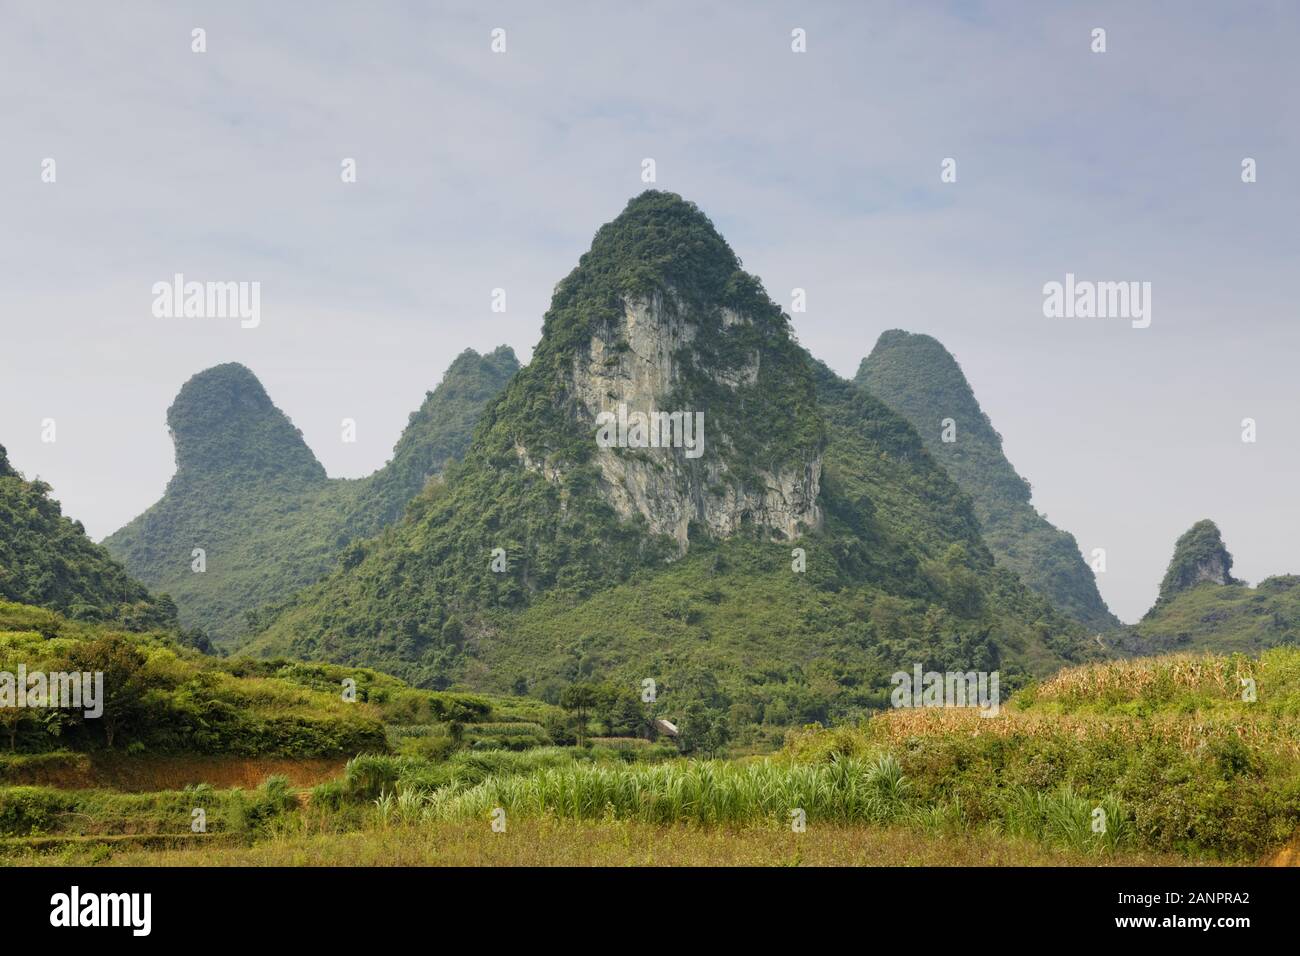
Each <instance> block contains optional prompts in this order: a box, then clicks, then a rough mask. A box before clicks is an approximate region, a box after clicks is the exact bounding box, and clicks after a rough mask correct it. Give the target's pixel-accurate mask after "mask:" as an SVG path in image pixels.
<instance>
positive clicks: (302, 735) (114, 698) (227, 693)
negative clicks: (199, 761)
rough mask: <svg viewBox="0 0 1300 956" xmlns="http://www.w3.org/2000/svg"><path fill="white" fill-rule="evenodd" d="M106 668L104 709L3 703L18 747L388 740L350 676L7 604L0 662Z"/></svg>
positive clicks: (186, 749)
mask: <svg viewBox="0 0 1300 956" xmlns="http://www.w3.org/2000/svg"><path fill="white" fill-rule="evenodd" d="M20 664H21V665H24V666H25V667H26V668H27V671H28V673H31V672H34V671H41V672H44V673H46V674H51V673H73V672H87V673H102V674H103V675H104V676H103V691H104V700H103V702H102V703H103V714H102V716H99V717H86V716H85V712H84V710H77V709H53V708H47V707H15V706H8V707H3V708H0V724H2V725H0V746H3V748H4V749H6V750H8V751H10V752H18V753H42V752H50V751H59V750H73V751H95V750H101V749H108V750H117V751H121V752H126V753H144V752H148V753H151V754H159V753H199V754H211V753H234V754H246V755H261V754H275V755H281V756H317V755H331V754H352V753H356V752H358V751H360V750H366V749H373V748H375V747H382V746H383V745H384V735H383V726H382V723H381V721H380V719H379V713H378V712H377V711H376V710H375V709H374V708H373V707H372V706H371V705H369V704H367V703H366V702H364V701H361V702H359V703H355V704H354V703H347V702H345V701H344V700H343V699H342V694H341V692H340V688H341V684H340V683H339V682H335V683H334V685H333V692H332V693H331V692H329V691H327V690H324V689H319V690H318V689H313V688H311V687H310V686H309V685H307V684H306V683H304V681H303V680H302V679H301V678H300V677H299V676H298V671H297V670H296V668H295V666H294V665H286V664H283V663H281V664H280V665H278V666H276V667H275V668H274V669H272V668H271V667H270V666H269V665H266V666H264V667H263V668H262V669H261V670H250V669H249V668H248V667H247V666H246V665H238V664H231V663H228V662H224V661H222V660H219V659H217V658H214V657H211V656H209V655H204V654H201V653H199V652H198V651H196V650H193V649H191V648H186V647H184V646H182V645H180V644H179V643H177V642H176V641H175V640H174V639H173V637H172V636H171V635H169V634H167V633H165V632H159V631H149V632H145V633H130V632H125V631H119V630H117V629H115V628H112V627H109V626H106V625H102V624H87V623H83V622H78V621H71V620H68V619H67V618H65V617H63V616H62V615H59V614H56V613H54V612H52V611H48V610H45V609H41V608H34V607H28V606H26V605H21V604H12V603H8V602H0V671H3V672H7V673H9V674H15V673H17V672H18V667H19V665H20Z"/></svg>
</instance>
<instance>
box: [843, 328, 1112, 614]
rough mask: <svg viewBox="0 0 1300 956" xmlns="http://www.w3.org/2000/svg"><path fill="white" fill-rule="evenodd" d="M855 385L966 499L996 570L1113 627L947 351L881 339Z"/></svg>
mask: <svg viewBox="0 0 1300 956" xmlns="http://www.w3.org/2000/svg"><path fill="white" fill-rule="evenodd" d="M855 381H856V382H857V384H859V385H861V386H862V387H863V388H866V389H867V390H868V391H870V392H871V393H872V394H874V395H875V396H877V397H878V398H880V399H881V400H882V401H884V402H885V404H886V405H888V406H889V407H890V408H892V409H893V410H894V411H896V412H898V413H899V414H900V415H902V416H903V417H904V418H906V419H907V420H908V421H909V422H911V423H912V425H914V426H915V427H916V429H917V431H918V432H919V433H920V435H921V439H922V441H924V442H925V447H926V448H927V449H928V450H929V452H930V453H931V454H932V455H934V456H935V458H937V459H938V460H939V462H940V464H941V465H943V467H944V468H945V469H946V470H947V472H948V474H949V475H951V476H952V478H953V480H954V481H955V482H956V483H957V484H958V486H959V487H961V489H962V490H963V491H965V492H966V493H967V494H968V495H970V496H971V498H972V500H973V501H974V503H975V513H976V515H977V517H978V518H979V522H980V526H981V528H982V529H983V532H984V540H985V541H986V542H987V543H988V546H989V549H990V550H991V551H992V552H993V554H994V556H995V557H996V558H997V560H998V562H999V563H1001V564H1004V565H1005V566H1006V567H1008V568H1010V569H1011V570H1012V571H1014V572H1016V574H1018V575H1019V576H1020V577H1021V579H1022V580H1023V581H1024V582H1025V583H1026V584H1028V585H1029V586H1030V587H1032V588H1033V589H1034V590H1036V591H1038V592H1039V593H1040V594H1042V595H1043V596H1044V597H1046V598H1047V599H1048V600H1049V601H1051V602H1052V603H1053V604H1054V605H1055V606H1056V607H1057V608H1059V609H1060V610H1061V611H1062V612H1064V613H1065V614H1067V615H1068V616H1070V617H1072V618H1074V619H1075V620H1077V621H1079V622H1081V623H1082V624H1084V625H1085V626H1087V627H1089V628H1091V629H1092V630H1094V631H1114V630H1116V629H1118V628H1119V627H1120V622H1119V620H1118V619H1117V618H1115V616H1114V615H1112V614H1111V613H1110V611H1109V609H1108V608H1107V607H1106V604H1105V602H1104V601H1103V600H1102V598H1101V594H1100V593H1099V592H1098V591H1097V582H1096V579H1095V578H1094V577H1093V573H1092V570H1091V569H1090V568H1089V567H1088V565H1087V563H1086V562H1085V561H1084V560H1083V556H1082V555H1081V554H1080V552H1079V546H1078V544H1077V543H1076V542H1075V540H1074V536H1073V535H1070V534H1068V533H1067V532H1064V531H1061V530H1060V529H1058V528H1056V527H1053V526H1052V525H1051V524H1050V523H1049V522H1048V521H1047V519H1046V518H1044V517H1043V516H1042V515H1041V514H1039V513H1038V511H1037V510H1035V508H1034V507H1033V505H1032V504H1031V503H1030V487H1029V483H1028V482H1027V481H1025V479H1023V478H1022V477H1020V475H1018V474H1017V473H1016V470H1015V469H1014V468H1013V467H1012V465H1011V462H1009V461H1008V460H1007V458H1006V456H1005V455H1004V454H1003V453H1002V436H1001V435H999V434H998V433H997V432H996V431H995V430H994V428H993V425H992V423H991V422H990V421H989V418H988V416H987V415H986V414H985V413H984V411H983V409H981V408H980V406H979V402H978V401H977V400H976V398H975V394H974V392H973V391H972V390H971V387H970V384H969V383H968V382H967V381H966V376H965V375H963V374H962V370H961V367H960V366H959V365H958V364H957V362H956V360H955V359H953V357H952V355H950V354H949V353H948V351H947V349H945V348H944V347H943V346H942V345H941V344H940V343H939V342H937V341H936V340H935V339H933V338H931V337H930V336H928V335H914V334H912V333H909V332H903V331H900V330H893V331H889V332H885V333H884V334H883V335H881V336H880V339H879V341H877V342H876V347H875V348H874V349H872V351H871V354H870V355H869V356H867V357H866V358H865V359H863V360H862V365H861V367H860V368H859V369H858V374H857V377H856V379H855ZM944 419H952V420H953V422H954V423H955V435H954V437H955V440H953V441H951V442H946V441H943V440H942V438H943V425H942V422H943V421H944Z"/></svg>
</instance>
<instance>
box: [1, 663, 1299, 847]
mask: <svg viewBox="0 0 1300 956" xmlns="http://www.w3.org/2000/svg"><path fill="white" fill-rule="evenodd" d="M389 680H390V679H388V678H378V681H379V683H378V684H375V685H373V686H372V687H371V690H372V691H379V690H381V689H382V688H381V686H380V685H381V684H382V685H383V686H384V687H386V686H387V682H388V681H389ZM1246 680H1248V681H1250V682H1253V683H1252V686H1253V687H1255V688H1257V689H1258V694H1257V696H1247V695H1243V687H1244V684H1245V681H1246ZM409 693H418V692H409ZM1298 720H1300V649H1293V648H1284V649H1275V650H1272V651H1269V652H1266V653H1265V654H1263V655H1262V656H1261V657H1260V658H1259V659H1258V660H1251V659H1248V658H1245V657H1242V656H1231V657H1229V656H1222V655H1219V656H1191V655H1175V656H1171V657H1165V658H1156V659H1146V660H1127V661H1119V662H1111V663H1099V664H1092V665H1087V666H1082V667H1075V668H1070V669H1067V670H1065V671H1062V672H1060V673H1058V674H1057V675H1055V676H1054V677H1052V678H1050V679H1048V680H1045V681H1043V682H1041V683H1035V684H1032V685H1030V686H1027V687H1025V688H1023V689H1022V690H1021V691H1020V692H1018V693H1017V694H1016V695H1015V696H1014V697H1013V698H1012V699H1011V700H1010V701H1008V702H1007V703H1006V704H1004V706H1003V708H1002V711H1001V713H1000V714H999V715H998V716H996V717H992V718H986V717H981V716H979V714H978V713H976V712H974V711H972V710H968V709H960V708H957V709H954V708H947V709H943V708H939V709H929V710H925V709H923V710H900V711H889V712H886V713H882V714H878V715H876V716H874V717H872V718H870V719H868V720H865V721H862V722H859V723H857V724H855V725H844V726H839V727H835V728H825V727H821V726H817V725H813V726H809V727H807V728H804V729H802V730H797V731H791V732H790V733H789V734H788V735H787V736H786V743H785V746H784V748H783V749H782V750H781V751H780V752H779V753H777V754H775V755H772V756H765V757H753V758H747V759H731V760H719V759H681V758H679V757H677V756H676V754H675V751H673V750H672V749H671V748H664V747H645V748H641V749H639V750H623V751H619V750H613V749H610V748H608V747H604V746H600V745H595V746H585V747H573V746H566V747H555V746H541V747H534V748H531V749H527V750H524V751H522V752H515V751H510V750H506V749H499V748H498V749H488V750H483V751H480V750H478V749H470V748H467V747H466V746H465V745H464V744H461V745H460V746H458V747H456V748H453V749H452V750H450V751H448V752H445V753H434V754H429V753H421V752H418V751H416V750H414V749H411V748H407V749H405V750H404V751H403V752H401V753H388V754H383V753H374V754H364V755H360V756H357V757H354V758H353V759H351V760H350V761H348V763H347V765H346V767H344V768H343V769H342V772H341V773H340V774H339V775H338V776H337V777H335V778H333V779H329V780H326V781H324V782H322V783H319V784H317V785H315V786H313V787H311V789H310V792H309V794H308V793H303V792H301V791H299V792H298V793H295V791H294V789H293V788H292V787H291V786H290V785H289V784H288V783H287V781H286V780H285V779H283V778H272V779H270V780H268V781H266V783H264V784H263V785H262V786H261V787H259V788H258V789H257V790H254V791H241V790H215V789H213V788H212V787H209V786H206V785H204V784H202V783H196V785H193V786H191V787H189V788H187V789H186V790H184V791H179V790H177V791H166V792H156V793H147V794H121V793H111V792H106V791H102V790H101V791H79V792H67V791H60V790H56V789H52V788H48V787H37V786H25V787H12V788H0V836H7V837H8V838H9V839H8V840H7V841H5V843H4V844H0V855H4V854H7V853H8V854H19V855H25V858H26V859H28V860H31V859H46V858H48V857H44V856H37V855H36V854H42V853H47V852H58V853H59V854H61V856H62V858H64V859H69V860H71V861H75V862H87V861H89V862H96V861H102V860H106V859H113V858H115V857H116V856H117V855H118V854H125V855H124V857H123V859H124V860H125V861H129V862H133V863H137V864H138V863H141V862H146V863H147V862H155V861H158V860H165V861H167V862H169V863H192V864H193V863H209V864H210V863H213V862H217V861H222V860H225V861H228V862H229V861H235V860H243V861H261V862H270V861H276V862H281V863H286V862H288V863H293V862H304V861H305V860H306V859H310V860H312V861H314V862H323V861H327V860H330V859H338V860H344V859H346V860H350V861H354V862H355V861H362V862H368V863H389V864H391V863H394V862H406V863H419V862H425V863H428V862H449V861H450V860H449V859H448V852H449V851H448V839H449V838H454V841H455V842H456V844H457V845H461V846H463V845H464V844H465V843H466V842H473V843H474V844H475V845H477V846H478V847H479V850H478V851H477V853H478V854H479V862H503V863H504V862H532V863H537V862H541V863H555V862H562V861H563V860H566V859H570V858H572V857H573V856H574V851H573V846H574V845H577V844H581V845H591V844H593V843H601V844H606V843H610V842H613V843H618V842H620V841H621V843H622V850H621V852H612V855H611V856H610V857H609V858H608V859H607V860H606V862H623V863H628V862H632V863H638V862H639V863H647V862H654V861H655V859H657V857H655V856H653V855H652V850H651V847H652V846H653V845H654V844H655V843H657V842H658V843H663V844H666V845H674V846H675V845H677V844H680V843H682V842H683V841H684V842H687V843H689V844H690V845H691V846H692V847H694V848H696V849H695V852H694V853H693V854H686V855H685V856H684V859H693V860H696V861H697V862H700V861H702V859H701V858H702V857H704V858H707V857H710V856H711V854H712V852H713V851H710V850H709V849H708V848H709V847H712V846H714V845H715V844H717V843H719V842H726V843H728V844H734V843H737V842H739V843H742V844H744V843H753V842H755V841H757V842H758V843H760V844H762V845H764V846H765V847H766V849H765V850H763V851H762V852H760V853H758V854H757V855H756V857H755V858H754V859H753V860H751V862H785V863H799V862H815V861H820V862H826V863H836V862H839V863H844V862H850V861H856V862H863V863H882V862H892V863H912V864H915V863H918V862H931V863H935V862H949V863H952V862H955V860H954V859H953V857H952V854H959V855H961V854H966V853H968V852H969V849H968V845H969V844H974V845H977V846H978V847H980V848H981V850H982V854H983V856H982V857H977V858H976V860H975V861H976V862H983V863H985V864H988V863H997V862H1013V863H1021V864H1023V863H1024V862H1026V861H1028V860H1031V859H1035V860H1037V859H1043V854H1044V852H1045V848H1053V849H1052V853H1054V854H1057V855H1056V856H1054V857H1053V858H1054V859H1056V860H1057V861H1058V862H1065V861H1069V862H1073V863H1088V862H1092V863H1124V862H1151V861H1158V862H1165V863H1174V862H1187V861H1207V862H1208V861H1222V862H1250V861H1259V860H1262V859H1266V858H1267V857H1269V856H1271V855H1272V854H1274V853H1276V852H1277V850H1278V849H1279V847H1282V846H1283V845H1284V844H1285V843H1286V841H1287V840H1288V839H1290V838H1291V836H1292V835H1293V833H1294V832H1295V829H1296V827H1297V826H1300V746H1298V745H1297V740H1300V735H1298V734H1297V731H1298V730H1300V726H1298V725H1297V721H1298ZM196 806H197V807H203V808H205V809H206V810H207V812H208V819H209V827H210V831H209V833H208V834H204V836H203V838H202V839H201V840H198V841H196V840H194V839H191V837H192V834H190V833H188V832H178V831H184V830H185V828H186V826H187V824H188V821H189V819H190V814H191V813H192V808H193V807H196ZM795 820H798V822H799V823H800V824H801V825H803V826H806V832H800V828H799V827H795V826H792V822H794V821H795ZM495 821H500V823H501V828H500V829H494V828H493V827H492V826H491V824H493V823H494V822H495ZM641 828H648V829H646V830H642V829H641ZM890 833H897V836H896V837H895V838H893V839H892V840H891V838H889V837H887V836H886V835H887V834H890ZM762 834H769V835H770V836H766V837H765V836H762ZM539 841H540V843H539ZM194 842H201V843H204V844H206V846H202V847H197V848H194V849H191V850H186V851H184V853H166V852H161V853H160V852H158V848H165V847H168V846H176V845H179V844H182V843H194ZM891 842H892V843H897V844H898V846H897V847H895V848H890V846H889V844H890V843H891ZM931 843H937V844H938V847H931V846H930V844H931ZM488 844H492V845H494V846H496V847H500V848H504V847H506V846H509V847H511V849H510V850H508V851H507V850H504V849H501V850H500V851H499V853H500V854H504V855H496V854H497V851H489V850H488ZM538 845H540V846H542V847H544V848H545V849H544V851H543V852H542V853H541V854H540V856H539V855H538V854H537V853H536V852H535V851H534V852H530V851H529V850H528V849H527V848H529V847H535V846H538ZM805 847H806V848H807V849H808V850H809V851H812V850H813V848H814V847H816V848H817V849H816V852H815V856H813V858H812V859H808V858H806V857H805V856H804V849H805ZM863 847H873V848H875V849H874V850H872V851H871V852H869V853H866V854H865V855H864V854H862V852H861V850H862V848H863ZM938 848H947V850H948V851H949V852H948V854H947V855H942V854H940V855H936V853H935V850H936V849H938ZM462 852H466V851H465V850H463V849H462V850H458V851H456V853H457V854H460V853H462ZM679 853H680V851H675V852H674V853H673V854H672V856H673V857H674V858H675V857H676V856H677V855H678V854H679ZM454 859H460V857H459V855H457V856H455V857H454ZM721 861H722V862H726V861H727V860H721ZM730 862H739V861H737V860H730Z"/></svg>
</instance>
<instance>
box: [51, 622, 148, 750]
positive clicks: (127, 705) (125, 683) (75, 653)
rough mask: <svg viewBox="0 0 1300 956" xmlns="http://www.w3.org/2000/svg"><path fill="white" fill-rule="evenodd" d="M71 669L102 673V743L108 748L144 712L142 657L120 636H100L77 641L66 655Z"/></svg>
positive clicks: (145, 677)
mask: <svg viewBox="0 0 1300 956" xmlns="http://www.w3.org/2000/svg"><path fill="white" fill-rule="evenodd" d="M68 659H69V661H70V663H71V664H72V669H74V670H79V671H86V672H89V673H91V674H101V673H102V674H103V675H104V700H103V706H104V713H103V714H102V715H101V717H100V718H99V719H100V721H101V722H102V724H103V726H104V742H105V743H106V744H107V745H108V747H109V748H110V749H111V748H112V746H113V740H114V738H115V737H116V736H117V734H118V731H120V730H122V729H124V728H127V727H129V726H130V725H131V723H132V722H133V721H134V720H135V719H136V718H137V717H138V716H139V715H140V714H141V712H142V711H143V709H144V708H143V701H144V695H145V693H146V691H148V689H149V682H148V675H147V674H146V672H145V665H146V663H147V662H146V660H145V656H144V655H143V654H142V653H140V651H139V649H137V648H136V647H135V645H134V644H132V643H131V642H130V641H128V640H126V639H125V638H122V637H117V636H109V637H101V638H99V639H98V640H94V641H86V642H85V643H82V644H78V645H77V646H76V647H74V648H73V649H72V650H71V652H70V653H69V654H68Z"/></svg>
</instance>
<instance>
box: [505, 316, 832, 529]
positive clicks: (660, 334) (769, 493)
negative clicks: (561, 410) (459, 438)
mask: <svg viewBox="0 0 1300 956" xmlns="http://www.w3.org/2000/svg"><path fill="white" fill-rule="evenodd" d="M718 317H719V319H720V324H721V327H722V329H723V330H724V331H725V330H730V329H733V328H736V327H738V326H750V325H752V319H751V318H750V317H748V316H746V315H744V314H742V313H740V312H738V311H736V310H735V309H730V308H723V309H720V310H719V316H718ZM699 334H700V323H698V322H696V321H695V319H694V317H693V316H692V309H691V307H690V306H689V305H688V304H687V303H685V302H684V301H682V299H681V298H680V297H678V296H676V295H675V294H673V293H672V292H671V291H669V292H667V293H664V292H659V291H657V292H654V293H652V294H650V295H648V296H646V297H643V298H630V299H627V300H625V301H624V302H623V305H622V309H621V315H620V316H619V318H617V319H615V320H612V321H608V322H605V323H602V324H601V325H600V326H599V327H598V328H597V329H596V330H595V332H594V334H593V335H592V336H591V339H590V341H589V342H588V344H587V347H586V348H585V349H580V350H578V351H577V352H576V353H575V355H574V357H573V361H572V367H571V375H572V379H571V385H570V388H571V391H572V395H573V398H574V400H575V401H576V404H577V411H578V415H579V416H580V418H581V419H582V421H583V422H584V423H585V424H589V425H590V427H591V429H592V431H593V433H595V435H596V436H597V439H598V440H597V441H596V451H595V452H594V456H595V457H594V462H595V464H596V466H597V467H598V468H599V471H600V476H601V490H602V492H603V493H604V496H605V498H606V499H607V500H608V501H609V503H610V504H611V505H612V506H613V507H614V509H615V511H616V512H618V514H619V515H620V516H621V517H623V518H632V517H634V516H636V515H640V516H641V517H643V518H644V519H645V521H646V523H647V526H648V528H649V530H650V531H651V532H652V533H654V534H665V535H669V536H671V537H672V538H674V539H675V540H676V541H677V543H678V545H679V547H681V548H683V549H684V548H685V547H686V545H687V539H688V530H689V528H690V525H691V523H692V522H698V523H699V524H700V525H701V526H702V527H703V528H704V529H705V530H707V532H708V533H709V534H711V535H715V536H719V537H727V536H729V535H731V534H734V533H735V532H736V531H738V530H739V529H740V528H741V527H742V526H743V525H745V524H752V525H753V526H755V527H757V528H762V529H765V530H767V531H768V532H770V533H772V534H774V535H776V536H779V537H783V538H796V537H798V536H799V534H800V533H801V532H802V531H803V530H804V529H808V528H815V527H817V526H818V525H820V523H821V514H820V511H819V510H818V507H817V493H818V490H819V487H820V481H821V469H822V459H821V453H820V451H813V452H810V453H808V454H806V455H803V456H800V457H798V458H795V459H793V460H788V461H782V460H772V461H770V462H767V463H764V464H763V465H761V466H759V467H756V468H751V469H748V470H747V473H746V474H745V475H744V476H743V477H742V476H741V475H740V474H738V473H737V470H736V469H734V468H733V467H732V465H731V464H730V462H729V460H728V456H727V455H726V454H725V452H726V451H727V450H729V449H731V448H734V446H735V444H736V443H735V436H733V435H731V434H728V433H727V431H726V430H725V425H724V423H723V421H722V420H720V419H719V418H718V417H716V416H714V415H713V414H712V413H711V412H710V409H709V407H708V405H709V404H713V403H716V402H717V401H719V400H720V399H719V398H716V397H715V398H714V401H713V403H704V404H695V405H693V406H691V405H690V403H689V400H688V399H687V396H688V395H689V394H690V393H691V392H692V391H695V392H696V393H697V394H698V392H699V390H698V389H692V388H691V384H690V379H691V377H692V375H693V373H694V372H695V367H694V363H691V362H690V361H689V360H688V359H687V358H686V356H689V355H690V354H691V353H692V352H693V350H694V346H695V340H696V338H697V336H698V335H699ZM761 365H762V358H761V353H760V351H759V350H758V349H757V348H753V349H746V350H743V353H742V354H741V355H740V357H739V360H738V361H737V362H736V363H735V364H734V365H732V366H731V367H722V368H713V369H704V370H703V374H704V375H705V376H706V377H707V379H708V381H707V386H708V388H709V390H710V391H712V392H713V393H714V395H715V396H721V400H736V401H739V400H741V396H742V393H743V392H745V391H748V390H751V389H753V388H755V387H756V386H757V383H758V379H759V371H760V368H761ZM684 400H686V402H685V404H684ZM687 406H689V407H687ZM665 416H670V417H665ZM664 425H667V426H668V427H663V426H664ZM521 453H522V454H523V455H524V456H527V450H526V449H521Z"/></svg>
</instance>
